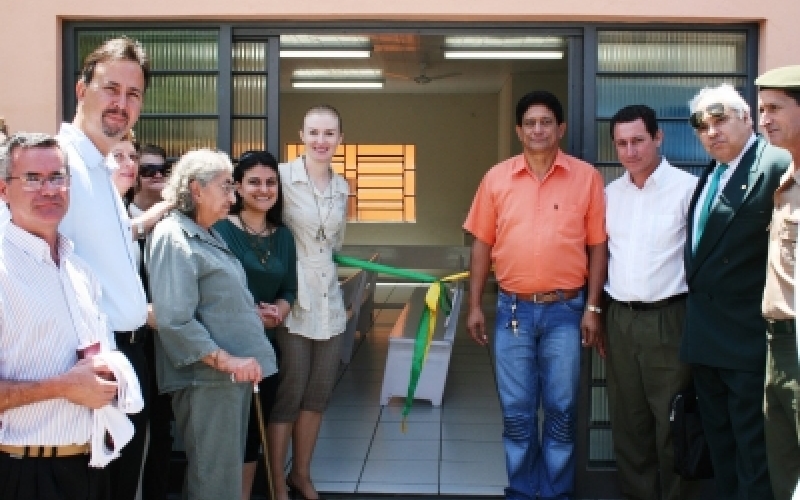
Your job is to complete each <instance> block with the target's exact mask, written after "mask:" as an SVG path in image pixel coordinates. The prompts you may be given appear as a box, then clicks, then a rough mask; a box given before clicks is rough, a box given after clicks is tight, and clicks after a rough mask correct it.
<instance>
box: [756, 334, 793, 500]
mask: <svg viewBox="0 0 800 500" xmlns="http://www.w3.org/2000/svg"><path fill="white" fill-rule="evenodd" d="M799 376H800V368H799V367H798V365H797V341H796V340H795V337H794V334H774V335H773V334H767V381H766V388H765V390H764V418H765V425H764V437H765V440H766V443H767V464H768V466H769V477H770V480H771V481H772V492H773V493H774V494H775V500H790V499H791V498H792V493H793V492H794V489H795V486H797V482H798V480H800V407H798V406H800V383H798V380H799V379H798V377H799Z"/></svg>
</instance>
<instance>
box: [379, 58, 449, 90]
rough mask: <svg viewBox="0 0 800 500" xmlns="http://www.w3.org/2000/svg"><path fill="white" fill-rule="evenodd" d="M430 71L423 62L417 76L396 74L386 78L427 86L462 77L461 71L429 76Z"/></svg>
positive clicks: (389, 74) (390, 74)
mask: <svg viewBox="0 0 800 500" xmlns="http://www.w3.org/2000/svg"><path fill="white" fill-rule="evenodd" d="M427 70H428V63H426V62H421V63H419V74H418V75H416V76H408V75H399V74H396V73H386V76H388V77H390V78H399V79H401V80H410V81H413V82H415V83H418V84H419V85H427V84H429V83H431V82H432V81H434V80H442V79H445V78H453V77H455V76H461V72H460V71H456V72H452V73H444V74H441V75H428V74H426V71H427Z"/></svg>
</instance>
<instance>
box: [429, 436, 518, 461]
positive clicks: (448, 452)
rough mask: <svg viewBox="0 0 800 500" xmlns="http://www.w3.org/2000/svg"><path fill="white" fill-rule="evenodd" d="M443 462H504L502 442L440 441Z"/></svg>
mask: <svg viewBox="0 0 800 500" xmlns="http://www.w3.org/2000/svg"><path fill="white" fill-rule="evenodd" d="M441 457H442V461H443V462H501V463H505V462H504V461H505V450H504V449H503V442H502V441H500V440H498V441H486V442H478V441H463V440H443V441H442V455H441Z"/></svg>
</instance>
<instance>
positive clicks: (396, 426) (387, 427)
mask: <svg viewBox="0 0 800 500" xmlns="http://www.w3.org/2000/svg"><path fill="white" fill-rule="evenodd" d="M440 425H441V424H439V422H406V429H405V432H403V429H402V427H401V425H400V422H378V426H377V428H376V429H375V440H376V441H377V440H392V439H399V440H408V441H413V440H415V439H426V440H430V439H435V440H436V441H439V439H440V436H441V433H440Z"/></svg>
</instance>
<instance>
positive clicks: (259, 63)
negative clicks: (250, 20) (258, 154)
mask: <svg viewBox="0 0 800 500" xmlns="http://www.w3.org/2000/svg"><path fill="white" fill-rule="evenodd" d="M267 43H268V42H266V41H237V42H234V43H233V54H232V73H233V74H232V79H233V82H232V90H233V102H232V106H233V108H232V116H231V119H232V129H231V139H232V141H233V144H232V147H231V155H232V156H233V157H234V158H238V157H239V156H241V154H242V153H244V152H245V151H249V150H254V149H257V150H264V149H266V137H267Z"/></svg>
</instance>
